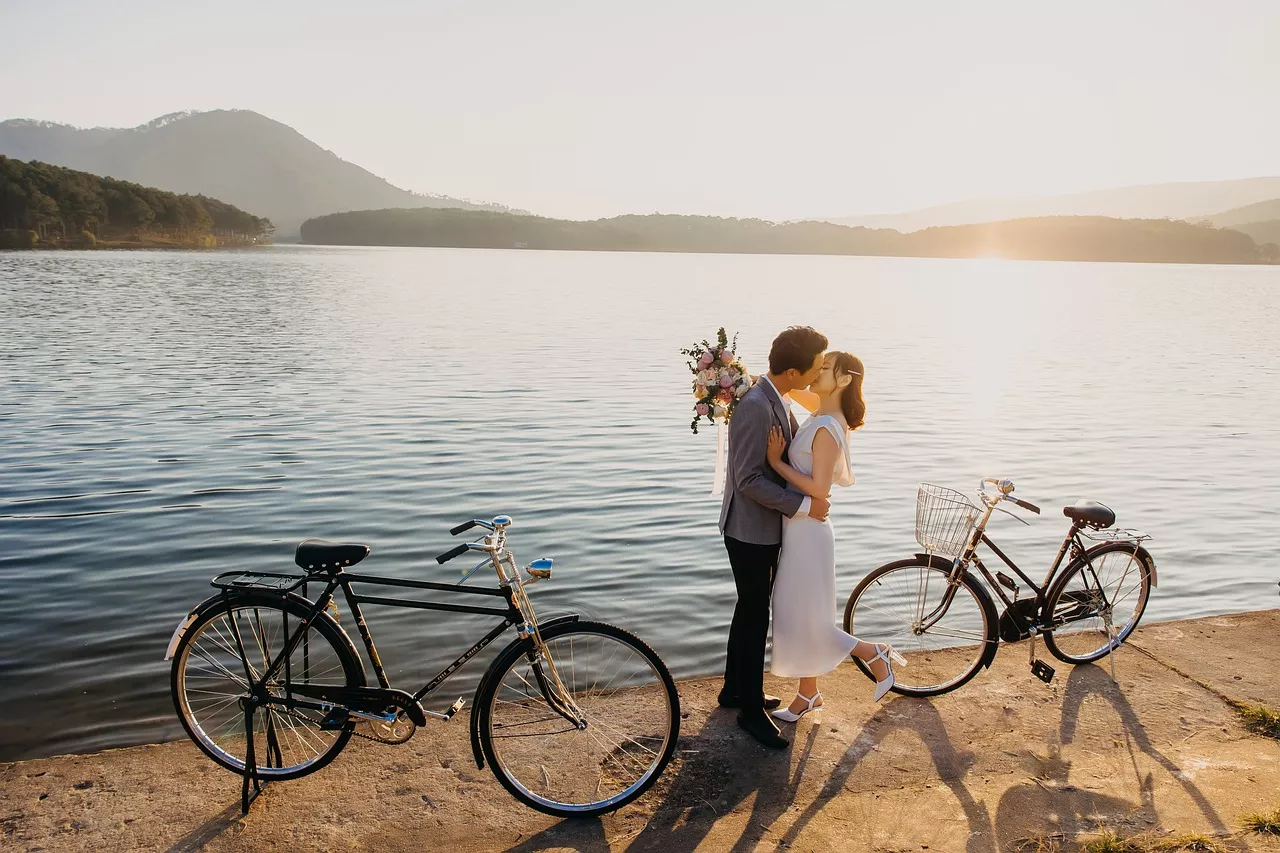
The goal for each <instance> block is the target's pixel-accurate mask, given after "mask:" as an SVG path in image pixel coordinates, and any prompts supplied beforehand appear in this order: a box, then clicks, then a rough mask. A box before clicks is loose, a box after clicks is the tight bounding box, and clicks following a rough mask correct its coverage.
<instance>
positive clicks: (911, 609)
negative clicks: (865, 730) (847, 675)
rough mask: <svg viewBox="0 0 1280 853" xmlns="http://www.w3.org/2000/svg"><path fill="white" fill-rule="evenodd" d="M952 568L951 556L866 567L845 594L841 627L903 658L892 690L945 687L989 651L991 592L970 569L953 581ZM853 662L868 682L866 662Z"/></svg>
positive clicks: (924, 691) (970, 673) (984, 660)
mask: <svg viewBox="0 0 1280 853" xmlns="http://www.w3.org/2000/svg"><path fill="white" fill-rule="evenodd" d="M950 573H951V562H950V561H949V560H944V559H942V558H939V557H935V558H933V559H931V560H927V559H926V558H924V557H912V558H910V559H907V560H899V561H897V562H895V563H889V564H888V565H884V566H881V567H880V568H878V569H876V570H874V571H872V572H871V573H870V574H868V575H867V576H866V577H865V578H863V579H862V582H861V583H859V584H858V585H857V587H855V588H854V590H853V593H852V594H851V595H850V596H849V603H848V604H846V605H845V608H844V630H845V632H846V633H849V634H856V635H860V637H859V639H862V640H866V641H867V642H876V643H888V644H889V645H891V646H893V647H894V649H896V650H897V651H898V652H900V653H901V654H902V655H903V656H905V657H906V659H907V664H908V665H907V666H905V667H895V668H894V671H893V675H894V685H893V691H894V692H896V693H901V694H903V695H904V696H937V695H939V694H942V693H947V692H948V691H951V690H955V689H956V688H957V687H959V686H961V685H962V684H964V683H965V682H967V681H968V680H969V679H971V678H973V677H974V676H975V675H977V674H978V671H979V670H980V669H981V668H982V667H983V666H984V665H986V664H989V663H990V662H991V658H992V657H994V656H995V649H996V642H997V641H998V634H997V632H996V609H995V605H994V604H993V603H992V602H991V597H990V596H989V595H988V594H987V591H986V590H985V589H983V588H982V586H981V584H979V582H978V581H977V580H976V579H975V578H974V577H972V576H971V575H969V574H968V573H966V574H964V575H962V576H961V578H960V580H959V581H958V582H956V583H954V584H952V583H951V582H950V581H949V580H948V576H949V575H950ZM853 661H854V663H856V664H857V665H858V668H859V669H861V670H862V672H863V673H864V674H865V675H866V676H867V677H868V678H871V679H872V680H874V678H875V677H874V676H873V675H872V674H871V670H870V669H868V668H867V665H866V664H864V663H863V662H862V661H860V660H858V659H857V658H854V659H853Z"/></svg>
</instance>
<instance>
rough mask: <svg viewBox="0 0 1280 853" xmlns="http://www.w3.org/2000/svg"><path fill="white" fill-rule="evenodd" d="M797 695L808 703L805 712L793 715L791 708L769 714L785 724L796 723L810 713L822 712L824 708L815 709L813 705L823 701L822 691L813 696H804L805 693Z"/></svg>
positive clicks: (778, 709) (780, 709)
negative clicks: (820, 700)
mask: <svg viewBox="0 0 1280 853" xmlns="http://www.w3.org/2000/svg"><path fill="white" fill-rule="evenodd" d="M796 695H797V696H799V697H800V698H801V699H803V700H804V701H805V702H807V703H808V705H807V706H806V707H805V709H804V710H803V711H801V712H800V713H799V714H793V713H791V709H790V708H777V709H775V710H773V711H770V712H769V713H770V714H772V715H773V718H774V719H775V720H782V722H784V723H794V722H795V721H796V720H798V719H800V718H801V717H803V716H804V715H805V714H807V713H809V712H810V711H820V710H822V706H821V705H819V706H817V707H816V708H815V707H814V705H813V703H814V702H817V701H818V700H819V699H821V698H822V691H818V692H817V693H815V694H813V695H812V696H806V695H804V694H803V693H796Z"/></svg>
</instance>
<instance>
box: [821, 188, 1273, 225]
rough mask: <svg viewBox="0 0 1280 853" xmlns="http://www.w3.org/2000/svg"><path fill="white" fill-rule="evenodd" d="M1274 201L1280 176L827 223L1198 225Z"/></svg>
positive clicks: (998, 201)
mask: <svg viewBox="0 0 1280 853" xmlns="http://www.w3.org/2000/svg"><path fill="white" fill-rule="evenodd" d="M1274 198H1280V177H1264V178H1244V179H1241V180H1235V181H1187V182H1181V183H1172V184H1144V185H1141V186H1133V187H1119V188H1116V189H1109V190H1094V191H1090V192H1083V193H1071V194H1068V195H1056V196H1042V197H1027V198H995V199H978V200H974V201H962V202H956V203H954V204H944V205H939V206H937V207H927V208H923V209H921V210H913V211H908V212H906V213H889V214H877V215H866V216H845V217H838V218H830V217H828V218H827V219H826V221H828V222H835V223H838V224H840V225H861V226H865V227H868V228H896V229H897V230H899V231H918V230H920V229H922V228H932V227H936V226H939V225H968V224H975V223H982V222H997V221H1002V220H1008V219H1025V218H1032V217H1049V216H1106V217H1110V218H1132V219H1193V220H1198V219H1205V218H1207V217H1206V216H1205V214H1206V213H1207V212H1208V211H1212V210H1227V209H1228V208H1234V207H1239V206H1241V205H1248V204H1253V203H1255V202H1259V201H1264V200H1267V199H1274ZM1272 218H1274V217H1272ZM1214 224H1216V225H1228V224H1230V223H1225V222H1215V223H1214Z"/></svg>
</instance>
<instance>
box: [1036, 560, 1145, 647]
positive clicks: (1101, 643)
mask: <svg viewBox="0 0 1280 853" xmlns="http://www.w3.org/2000/svg"><path fill="white" fill-rule="evenodd" d="M1151 566H1152V561H1151V555H1150V554H1148V553H1147V551H1146V549H1144V548H1142V547H1141V546H1139V545H1136V544H1134V543H1132V542H1108V543H1106V544H1103V545H1097V546H1095V547H1093V548H1090V549H1089V550H1088V551H1086V552H1085V553H1084V554H1082V555H1081V556H1080V557H1078V558H1077V559H1076V560H1074V561H1072V563H1071V565H1069V566H1068V567H1067V569H1066V571H1065V572H1063V573H1062V577H1061V579H1060V580H1059V581H1058V582H1057V583H1055V584H1054V585H1053V589H1051V590H1049V594H1048V596H1047V597H1046V599H1045V610H1046V611H1047V612H1048V613H1050V614H1051V619H1052V623H1051V624H1052V626H1053V628H1052V630H1051V631H1046V632H1045V634H1044V644H1045V645H1046V646H1048V648H1049V653H1050V654H1052V655H1053V656H1054V657H1056V658H1057V659H1058V660H1060V661H1063V662H1065V663H1071V664H1080V663H1089V662H1090V661H1095V660H1098V659H1099V658H1102V657H1105V656H1106V655H1107V654H1108V653H1110V652H1111V651H1113V650H1114V649H1115V648H1116V647H1117V646H1119V645H1120V644H1121V643H1123V642H1124V641H1125V640H1126V639H1127V638H1128V636H1129V635H1130V634H1132V633H1133V629H1134V628H1136V627H1138V620H1139V619H1141V618H1142V614H1143V612H1144V611H1145V610H1146V609H1147V597H1148V596H1149V595H1150V594H1151V576H1152V569H1151Z"/></svg>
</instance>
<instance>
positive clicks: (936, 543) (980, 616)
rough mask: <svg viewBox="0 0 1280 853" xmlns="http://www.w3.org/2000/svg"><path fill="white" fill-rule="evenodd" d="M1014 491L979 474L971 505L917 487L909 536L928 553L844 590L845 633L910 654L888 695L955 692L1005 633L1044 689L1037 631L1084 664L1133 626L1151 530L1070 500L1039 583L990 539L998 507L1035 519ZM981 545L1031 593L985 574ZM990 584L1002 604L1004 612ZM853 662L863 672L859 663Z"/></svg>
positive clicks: (1149, 561)
mask: <svg viewBox="0 0 1280 853" xmlns="http://www.w3.org/2000/svg"><path fill="white" fill-rule="evenodd" d="M1013 491H1014V484H1013V482H1012V481H1011V480H1007V479H994V478H987V479H985V480H983V481H982V483H981V484H980V485H979V487H978V495H979V497H980V499H981V501H982V504H983V508H979V507H978V506H977V505H975V504H974V503H973V502H972V501H971V500H969V498H968V497H966V496H965V495H964V494H962V493H960V492H957V491H954V490H952V489H947V488H944V487H942V486H935V485H932V484H929V483H922V484H921V485H920V489H919V492H918V494H917V497H916V540H917V541H918V542H919V543H920V546H921V547H922V548H924V549H925V550H924V552H923V553H918V554H915V555H914V556H912V557H910V558H907V559H904V560H898V561H896V562H893V563H889V564H887V565H884V566H881V567H880V568H878V569H875V570H874V571H872V572H871V573H870V574H868V575H867V576H866V577H865V578H863V579H862V581H861V582H860V583H859V584H858V585H857V587H856V588H855V589H854V590H853V593H852V594H851V595H850V596H849V602H848V604H847V605H846V606H845V611H844V629H845V631H847V632H849V633H855V628H858V629H861V630H862V632H863V633H864V634H866V635H867V636H874V637H875V638H876V639H877V640H878V641H883V642H886V643H889V644H891V645H892V646H893V647H894V648H895V649H896V650H897V651H899V652H902V653H903V654H904V655H905V656H906V657H907V660H908V661H909V666H906V667H903V668H901V669H900V670H895V672H894V675H895V684H894V686H893V688H892V689H893V690H894V691H896V692H898V693H901V694H903V695H906V696H937V695H940V694H943V693H947V692H949V691H952V690H955V689H956V688H957V687H960V686H961V685H963V684H965V683H966V682H968V681H969V680H970V679H971V678H973V677H974V676H975V675H977V674H978V672H979V671H981V670H982V669H983V668H984V667H988V666H990V665H991V662H992V661H993V660H995V656H996V649H997V647H998V645H999V643H1000V642H1001V641H1002V640H1003V641H1004V642H1016V641H1018V640H1023V639H1028V638H1030V639H1031V651H1030V660H1031V671H1032V672H1033V673H1034V674H1035V675H1036V677H1038V678H1039V679H1040V680H1042V681H1044V682H1045V683H1046V684H1047V683H1049V682H1050V681H1052V680H1053V675H1054V669H1053V667H1052V666H1050V665H1049V664H1047V663H1045V662H1044V661H1042V660H1038V659H1037V658H1036V653H1035V638H1036V637H1037V636H1040V637H1042V638H1043V639H1044V643H1045V646H1046V647H1048V649H1049V652H1050V653H1051V654H1052V655H1053V656H1054V657H1055V658H1057V659H1058V660H1060V661H1063V662H1064V663H1070V664H1083V663H1089V662H1092V661H1096V660H1099V659H1101V658H1103V657H1105V656H1107V655H1108V654H1110V653H1111V652H1112V651H1114V650H1115V649H1116V648H1118V647H1119V646H1120V644H1121V643H1123V642H1124V641H1125V639H1126V638H1128V636H1129V635H1130V634H1131V633H1132V632H1133V629H1134V628H1136V627H1137V625H1138V620H1140V619H1141V618H1142V614H1143V611H1144V610H1145V609H1146V606H1147V598H1148V596H1149V595H1150V593H1151V588H1152V587H1153V586H1155V585H1156V564H1155V560H1154V559H1153V558H1152V557H1151V554H1150V553H1149V552H1148V551H1147V549H1146V547H1145V546H1144V545H1143V543H1144V542H1146V541H1147V540H1148V539H1150V538H1151V537H1149V536H1148V535H1147V534H1145V533H1142V532H1140V531H1137V530H1125V529H1115V528H1113V527H1112V525H1114V524H1115V520H1116V516H1115V513H1114V512H1113V511H1112V510H1111V509H1110V508H1109V507H1107V506H1105V505H1103V504H1100V503H1098V502H1096V501H1090V500H1082V501H1077V502H1076V503H1075V504H1073V505H1072V506H1069V507H1064V508H1063V511H1062V512H1063V515H1065V516H1066V517H1067V518H1069V519H1071V527H1070V529H1069V530H1068V531H1067V535H1066V537H1065V538H1064V539H1063V541H1062V547H1061V548H1059V549H1058V555H1057V557H1056V558H1055V559H1054V561H1053V565H1052V566H1050V568H1049V571H1048V573H1047V574H1046V575H1045V578H1044V580H1043V581H1042V582H1041V583H1039V584H1037V583H1036V582H1035V581H1033V580H1032V579H1031V578H1030V577H1028V576H1027V575H1026V574H1025V573H1024V572H1023V571H1022V570H1021V569H1020V568H1018V566H1017V565H1016V564H1015V563H1014V562H1013V561H1012V560H1011V559H1009V557H1007V556H1006V555H1005V553H1004V552H1003V551H1001V550H1000V549H999V548H998V547H997V546H996V544H995V542H993V541H991V539H990V537H988V536H987V524H988V522H989V521H990V520H991V516H992V514H993V513H994V512H995V511H996V510H997V509H998V510H1000V511H1001V512H1006V513H1008V514H1010V515H1012V513H1009V512H1008V510H1005V509H1004V508H1003V507H1002V506H1000V505H1001V504H1002V503H1006V502H1007V503H1012V504H1014V505H1015V506H1019V507H1021V508H1023V509H1025V510H1028V511H1031V512H1034V513H1036V514H1039V512H1040V510H1039V508H1038V507H1036V506H1035V505H1033V504H1031V503H1028V502H1027V501H1024V500H1020V499H1019V498H1016V497H1014V496H1013ZM1014 517H1015V518H1016V517H1017V516H1014ZM1019 520H1021V519H1019ZM1086 540H1088V542H1086ZM1089 543H1092V544H1089ZM979 545H985V546H986V547H987V548H988V549H990V550H991V551H992V553H994V554H995V555H996V556H997V557H999V558H1000V560H1001V561H1002V562H1004V564H1005V565H1006V566H1007V567H1009V568H1010V569H1012V570H1013V572H1014V574H1016V575H1017V576H1018V579H1019V580H1021V581H1022V583H1024V584H1026V586H1027V588H1028V590H1029V592H1030V593H1031V594H1030V595H1029V596H1028V597H1026V598H1020V597H1019V593H1020V589H1021V588H1020V586H1019V584H1018V582H1017V581H1015V580H1014V579H1013V578H1011V577H1009V576H1008V575H1006V574H1005V573H1004V572H1003V571H1000V570H997V571H996V572H995V573H994V575H993V574H992V572H991V570H990V569H988V568H987V566H986V565H985V564H984V563H983V561H982V558H981V557H980V556H979V555H978V546H979ZM1064 559H1065V560H1066V564H1065V566H1064V565H1063V561H1064ZM973 570H976V572H977V573H976V574H975V573H974V571H973ZM983 580H985V581H986V585H985V586H984V584H983ZM987 586H989V587H990V588H991V589H993V590H995V592H996V594H997V595H998V596H999V597H1000V600H1001V601H1002V602H1003V603H1004V610H1003V612H1001V613H1000V614H997V613H996V605H995V602H994V600H993V599H992V597H991V594H990V593H989V592H988V591H987ZM855 662H856V663H857V664H858V666H859V667H860V668H861V669H862V670H863V672H864V673H866V674H867V675H868V677H871V674H870V672H869V670H868V669H867V667H866V665H865V664H863V663H862V662H861V661H857V660H856V659H855ZM1113 667H1114V663H1113Z"/></svg>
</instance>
